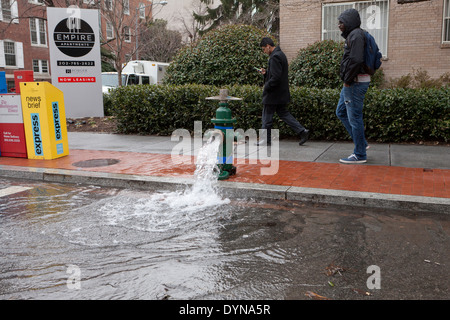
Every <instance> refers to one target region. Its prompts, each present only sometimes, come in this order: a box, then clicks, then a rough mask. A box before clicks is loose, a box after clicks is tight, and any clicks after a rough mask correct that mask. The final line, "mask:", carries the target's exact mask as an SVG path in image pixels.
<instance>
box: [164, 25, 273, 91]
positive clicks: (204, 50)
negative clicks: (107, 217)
mask: <svg viewBox="0 0 450 320" xmlns="http://www.w3.org/2000/svg"><path fill="white" fill-rule="evenodd" d="M267 36H270V35H269V34H268V33H267V32H265V31H263V30H260V29H257V28H255V27H253V26H248V25H227V26H224V27H221V28H218V29H214V30H212V31H209V32H208V33H206V34H205V35H204V36H203V37H202V38H201V39H200V40H199V41H197V42H195V43H194V44H192V45H190V46H187V47H185V48H183V49H182V50H180V52H179V53H178V54H177V55H176V56H175V58H174V60H173V62H172V63H171V64H170V66H169V67H168V69H167V72H166V77H165V83H166V84H176V85H183V84H188V83H196V84H206V85H215V86H223V85H234V84H261V85H262V81H263V79H262V76H261V75H260V74H259V73H258V72H256V71H255V69H254V67H258V68H261V67H265V66H266V65H267V56H265V55H264V53H263V52H262V50H261V47H260V46H259V44H260V42H261V39H262V38H263V37H267Z"/></svg>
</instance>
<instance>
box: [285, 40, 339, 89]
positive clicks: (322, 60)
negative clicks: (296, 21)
mask: <svg viewBox="0 0 450 320" xmlns="http://www.w3.org/2000/svg"><path fill="white" fill-rule="evenodd" d="M343 53H344V43H343V42H336V41H333V40H324V41H319V42H316V43H314V44H312V45H309V46H307V47H306V48H303V49H301V50H300V51H299V52H298V54H297V57H296V58H294V59H293V60H292V62H291V63H290V65H289V80H290V83H291V85H293V86H305V87H310V88H339V87H342V80H341V79H340V78H339V68H340V64H341V59H342V55H343Z"/></svg>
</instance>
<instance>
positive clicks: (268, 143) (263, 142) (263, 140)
mask: <svg viewBox="0 0 450 320" xmlns="http://www.w3.org/2000/svg"><path fill="white" fill-rule="evenodd" d="M270 145H272V142H271V141H266V140H265V139H262V140H259V141H258V142H256V143H255V146H270Z"/></svg>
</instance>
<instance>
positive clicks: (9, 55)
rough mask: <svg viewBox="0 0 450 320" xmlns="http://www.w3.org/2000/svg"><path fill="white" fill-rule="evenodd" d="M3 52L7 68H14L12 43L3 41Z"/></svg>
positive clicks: (14, 49)
mask: <svg viewBox="0 0 450 320" xmlns="http://www.w3.org/2000/svg"><path fill="white" fill-rule="evenodd" d="M3 45H4V50H5V65H6V66H9V67H15V66H16V48H15V45H14V42H10V41H3Z"/></svg>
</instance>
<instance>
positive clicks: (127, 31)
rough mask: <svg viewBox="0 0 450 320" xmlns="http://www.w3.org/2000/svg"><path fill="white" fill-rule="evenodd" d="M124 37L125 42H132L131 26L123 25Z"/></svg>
mask: <svg viewBox="0 0 450 320" xmlns="http://www.w3.org/2000/svg"><path fill="white" fill-rule="evenodd" d="M123 38H124V40H125V42H131V35H130V27H127V26H125V27H123Z"/></svg>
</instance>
